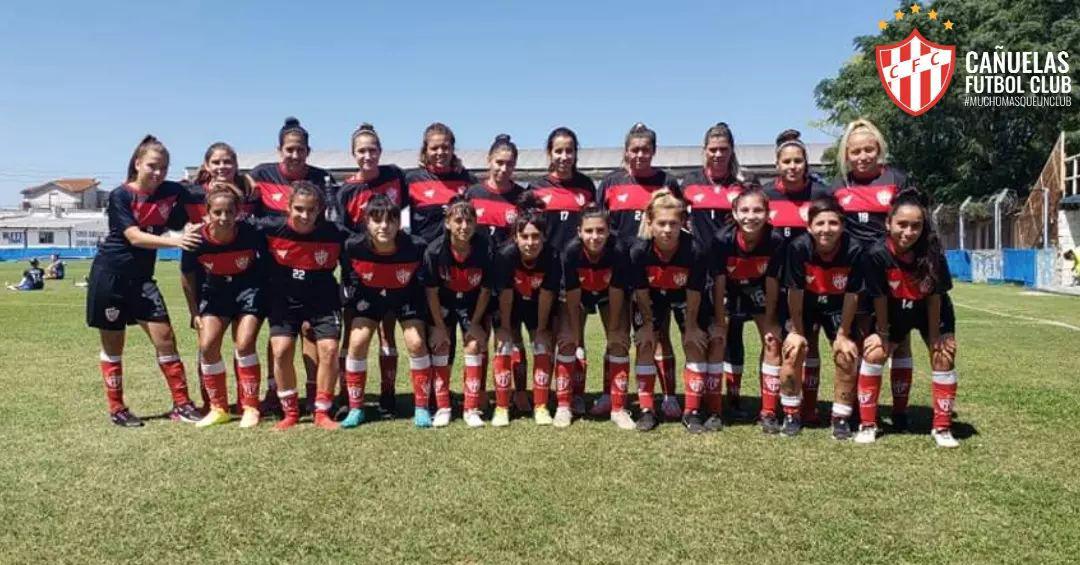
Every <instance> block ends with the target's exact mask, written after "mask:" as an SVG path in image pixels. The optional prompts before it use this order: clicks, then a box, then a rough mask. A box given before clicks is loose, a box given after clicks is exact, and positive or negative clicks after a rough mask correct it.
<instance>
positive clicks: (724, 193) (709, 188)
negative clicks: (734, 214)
mask: <svg viewBox="0 0 1080 565" xmlns="http://www.w3.org/2000/svg"><path fill="white" fill-rule="evenodd" d="M740 192H742V188H741V187H739V185H722V184H715V185H714V184H691V185H687V186H684V187H683V196H684V197H685V198H686V201H687V202H689V203H690V205H691V206H693V207H694V209H695V210H730V209H731V203H732V202H734V201H735V197H736V196H738V195H739V193H740Z"/></svg>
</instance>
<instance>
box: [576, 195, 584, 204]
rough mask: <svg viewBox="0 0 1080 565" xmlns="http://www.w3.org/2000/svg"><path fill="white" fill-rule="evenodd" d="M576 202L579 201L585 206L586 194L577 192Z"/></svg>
mask: <svg viewBox="0 0 1080 565" xmlns="http://www.w3.org/2000/svg"><path fill="white" fill-rule="evenodd" d="M574 202H577V205H578V206H584V205H585V195H584V194H576V195H574Z"/></svg>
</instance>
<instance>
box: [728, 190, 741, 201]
mask: <svg viewBox="0 0 1080 565" xmlns="http://www.w3.org/2000/svg"><path fill="white" fill-rule="evenodd" d="M738 197H739V194H738V193H737V192H735V191H734V190H732V191H730V192H728V193H727V201H728V202H729V203H731V202H735V199H736V198H738Z"/></svg>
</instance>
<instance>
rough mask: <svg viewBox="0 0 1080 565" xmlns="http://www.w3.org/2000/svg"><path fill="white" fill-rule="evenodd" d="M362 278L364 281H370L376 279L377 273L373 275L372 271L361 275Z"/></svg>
mask: <svg viewBox="0 0 1080 565" xmlns="http://www.w3.org/2000/svg"><path fill="white" fill-rule="evenodd" d="M360 278H362V279H364V280H365V281H370V280H371V279H373V278H375V273H373V272H371V271H368V272H366V273H363V274H361V275H360Z"/></svg>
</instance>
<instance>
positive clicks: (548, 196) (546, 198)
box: [540, 194, 551, 204]
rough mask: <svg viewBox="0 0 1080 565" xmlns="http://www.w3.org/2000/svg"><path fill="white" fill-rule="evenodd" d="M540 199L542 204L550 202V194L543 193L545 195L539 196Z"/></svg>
mask: <svg viewBox="0 0 1080 565" xmlns="http://www.w3.org/2000/svg"><path fill="white" fill-rule="evenodd" d="M540 200H543V201H544V204H551V195H550V194H545V195H543V196H541V197H540Z"/></svg>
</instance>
